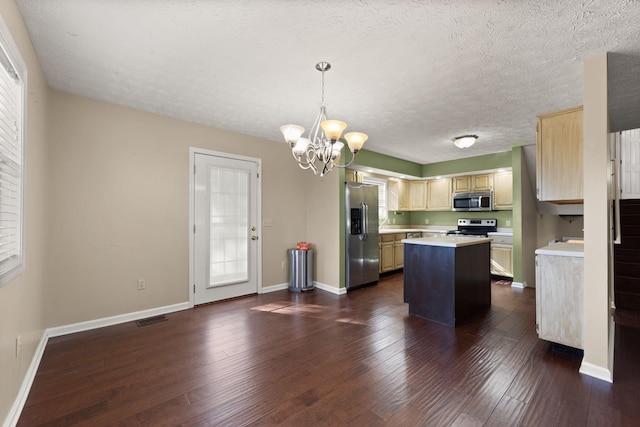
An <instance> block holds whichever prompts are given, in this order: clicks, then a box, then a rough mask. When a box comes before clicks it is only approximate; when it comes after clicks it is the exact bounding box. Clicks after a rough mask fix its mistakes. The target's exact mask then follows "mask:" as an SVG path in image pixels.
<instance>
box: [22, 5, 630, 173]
mask: <svg viewBox="0 0 640 427" xmlns="http://www.w3.org/2000/svg"><path fill="white" fill-rule="evenodd" d="M17 3H18V6H19V8H20V10H21V13H22V15H23V17H24V20H25V22H26V24H27V27H28V30H29V33H30V35H31V38H32V40H33V45H34V46H35V49H36V52H37V55H38V58H39V59H40V62H41V64H42V67H43V68H44V73H45V76H46V78H47V81H48V83H49V85H50V86H51V87H52V88H54V89H57V90H61V91H65V92H70V93H74V94H78V95H83V96H87V97H90V98H95V99H99V100H103V101H107V102H112V103H115V104H121V105H126V106H129V107H133V108H137V109H141V110H146V111H150V112H154V113H159V114H163V115H168V116H173V117H177V118H180V119H184V120H189V121H193V122H198V123H203V124H206V125H210V126H214V127H217V128H222V129H228V130H232V131H236V132H240V133H243V134H249V135H254V136H258V137H261V138H265V139H270V140H274V141H282V138H281V135H280V133H279V131H278V128H279V127H280V125H282V124H286V123H297V124H301V125H303V126H305V127H306V128H309V127H310V126H311V124H312V123H313V120H314V118H315V116H316V114H317V111H318V105H319V102H320V88H321V79H320V77H321V76H320V73H319V72H318V71H316V70H315V64H316V62H318V61H328V62H330V63H331V64H332V69H331V70H330V71H329V72H328V73H327V74H326V102H327V111H328V116H329V117H330V118H336V119H341V120H344V121H346V122H347V123H348V124H349V128H348V131H349V130H351V131H355V130H359V131H362V132H365V133H367V134H368V135H369V138H370V139H369V141H368V142H367V144H366V146H365V148H368V149H369V150H372V151H376V152H379V153H383V154H388V155H392V156H395V157H398V158H403V159H407V160H411V161H415V162H418V163H432V162H437V161H443V160H450V159H455V158H460V157H469V156H476V155H480V154H487V153H493V152H500V151H506V150H509V149H510V148H511V145H512V144H513V143H518V144H520V143H527V144H533V143H535V123H536V116H537V115H538V114H543V113H547V112H551V111H555V110H559V109H564V108H569V107H574V106H576V105H580V104H581V103H582V92H583V88H582V84H583V83H582V61H583V59H584V58H587V57H590V56H593V55H596V54H598V53H601V52H605V51H610V52H616V53H617V54H620V55H621V56H620V57H619V58H620V60H619V61H617V63H618V64H621V65H624V64H628V63H634V64H635V63H636V62H634V61H633V58H640V25H638V22H640V3H638V1H635V0H582V1H577V0H565V1H559V0H534V1H525V0H522V1H520V0H519V1H507V0H466V1H458V0H456V1H453V0H438V1H436V0H433V1H429V0H421V1H409V0H387V1H382V0H313V1H311V0H305V1H287V0H270V1H266V0H265V1H257V0H254V1H249V0H216V1H200V0H191V1H178V0H86V1H80V0H17ZM630 58H631V59H630ZM614 74H615V75H616V77H617V81H618V82H621V83H619V84H617V85H614V86H613V87H614V88H615V90H617V91H618V92H620V93H621V94H622V95H624V94H628V93H629V91H628V90H627V87H626V85H627V84H636V83H638V82H637V80H638V78H637V76H636V77H635V78H631V79H626V78H625V75H626V71H625V70H624V69H620V70H616V72H615V73H614ZM636 93H638V92H637V91H636ZM625 102H626V105H632V106H633V105H636V106H637V104H638V102H637V101H634V100H633V99H629V97H628V96H627V99H626V100H625ZM613 104H615V103H613ZM638 113H639V111H635V112H632V113H631V114H630V112H629V111H628V109H627V110H626V112H625V114H626V115H627V116H629V117H631V118H629V117H627V118H625V119H623V120H624V122H625V123H626V124H628V123H631V122H632V121H633V120H634V119H633V117H640V115H639V114H638ZM634 114H635V115H634ZM612 120H613V119H612ZM637 127H640V123H638V126H637ZM467 133H474V134H477V135H479V136H480V139H479V140H478V142H477V143H476V145H474V146H473V147H471V148H468V149H465V150H461V149H459V148H456V147H454V145H453V144H452V143H451V139H452V138H453V137H455V136H458V135H462V134H467Z"/></svg>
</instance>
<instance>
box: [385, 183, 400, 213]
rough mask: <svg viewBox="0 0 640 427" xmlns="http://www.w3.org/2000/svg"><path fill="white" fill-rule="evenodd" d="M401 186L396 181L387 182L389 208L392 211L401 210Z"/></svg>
mask: <svg viewBox="0 0 640 427" xmlns="http://www.w3.org/2000/svg"><path fill="white" fill-rule="evenodd" d="M398 191H399V184H398V181H396V180H395V179H389V180H387V198H388V203H387V208H388V209H389V210H390V211H398V210H400V203H399V201H400V197H399V196H400V195H399V192H398Z"/></svg>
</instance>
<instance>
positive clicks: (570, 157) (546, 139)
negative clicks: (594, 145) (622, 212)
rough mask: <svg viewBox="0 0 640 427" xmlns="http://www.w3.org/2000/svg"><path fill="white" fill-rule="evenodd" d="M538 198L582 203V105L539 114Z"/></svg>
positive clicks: (537, 153)
mask: <svg viewBox="0 0 640 427" xmlns="http://www.w3.org/2000/svg"><path fill="white" fill-rule="evenodd" d="M537 131H538V132H537V138H538V141H537V146H536V172H537V174H536V178H537V179H536V180H537V187H538V188H537V191H536V194H537V196H538V200H542V201H548V202H564V203H582V199H583V188H582V181H583V179H582V107H577V108H571V109H569V110H563V111H558V112H556V113H551V114H545V115H542V116H538V129H537Z"/></svg>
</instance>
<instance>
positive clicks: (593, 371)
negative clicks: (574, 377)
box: [580, 360, 613, 383]
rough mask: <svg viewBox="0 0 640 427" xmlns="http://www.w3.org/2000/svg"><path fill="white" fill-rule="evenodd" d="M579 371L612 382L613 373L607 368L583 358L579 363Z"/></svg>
mask: <svg viewBox="0 0 640 427" xmlns="http://www.w3.org/2000/svg"><path fill="white" fill-rule="evenodd" d="M580 373H581V374H585V375H589V376H590V377H594V378H597V379H599V380H602V381H606V382H608V383H612V382H613V375H611V371H610V370H609V369H607V368H603V367H601V366H597V365H594V364H592V363H588V362H585V361H584V360H583V361H582V364H580Z"/></svg>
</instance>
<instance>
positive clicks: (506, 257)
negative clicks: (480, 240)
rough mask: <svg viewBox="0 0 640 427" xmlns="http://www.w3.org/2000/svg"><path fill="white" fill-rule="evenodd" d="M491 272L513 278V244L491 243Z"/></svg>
mask: <svg viewBox="0 0 640 427" xmlns="http://www.w3.org/2000/svg"><path fill="white" fill-rule="evenodd" d="M491 274H493V275H496V276H502V277H511V278H513V246H512V245H500V244H497V245H494V244H491Z"/></svg>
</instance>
